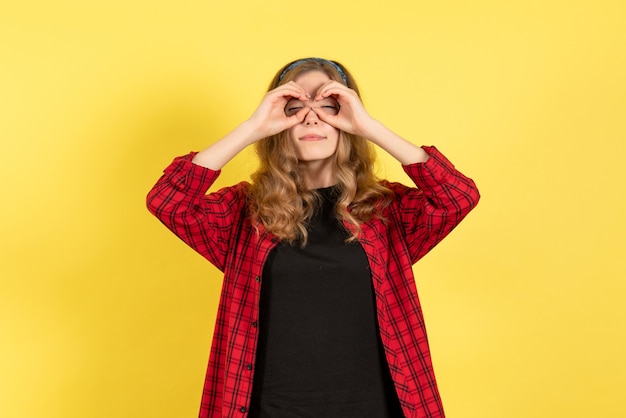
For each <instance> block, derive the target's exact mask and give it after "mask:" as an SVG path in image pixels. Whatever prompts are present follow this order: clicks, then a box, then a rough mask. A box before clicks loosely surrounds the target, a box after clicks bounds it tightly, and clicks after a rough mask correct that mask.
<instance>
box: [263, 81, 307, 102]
mask: <svg viewBox="0 0 626 418" xmlns="http://www.w3.org/2000/svg"><path fill="white" fill-rule="evenodd" d="M271 93H276V94H278V95H281V96H283V97H294V98H297V99H300V100H308V99H310V95H309V94H308V93H307V92H306V91H305V90H304V89H303V88H302V87H301V86H299V85H298V84H296V83H294V82H293V81H290V82H289V83H287V84H283V85H282V86H278V87H277V88H275V89H274V90H272V91H271Z"/></svg>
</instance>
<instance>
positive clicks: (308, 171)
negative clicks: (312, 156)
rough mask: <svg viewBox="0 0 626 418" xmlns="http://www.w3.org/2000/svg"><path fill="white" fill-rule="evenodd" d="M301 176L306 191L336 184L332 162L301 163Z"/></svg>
mask: <svg viewBox="0 0 626 418" xmlns="http://www.w3.org/2000/svg"><path fill="white" fill-rule="evenodd" d="M301 168H302V175H303V177H304V184H305V185H306V187H307V189H309V190H313V189H321V188H323V187H330V186H334V185H335V184H337V179H336V178H335V173H334V170H333V167H332V162H330V161H329V162H322V161H315V162H302V163H301Z"/></svg>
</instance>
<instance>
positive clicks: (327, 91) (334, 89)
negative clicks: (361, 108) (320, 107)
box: [315, 80, 354, 100]
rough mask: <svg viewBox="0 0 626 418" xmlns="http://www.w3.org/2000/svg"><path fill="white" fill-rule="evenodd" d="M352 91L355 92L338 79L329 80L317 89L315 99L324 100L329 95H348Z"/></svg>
mask: <svg viewBox="0 0 626 418" xmlns="http://www.w3.org/2000/svg"><path fill="white" fill-rule="evenodd" d="M350 92H354V90H351V89H349V88H348V87H346V86H344V85H343V84H341V83H339V82H338V81H335V80H329V81H327V82H326V83H324V84H323V85H322V86H321V87H320V88H319V89H318V90H317V94H316V96H315V100H322V99H324V98H326V97H328V96H346V95H349V94H350Z"/></svg>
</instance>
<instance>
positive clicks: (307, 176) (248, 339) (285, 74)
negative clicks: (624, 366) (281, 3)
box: [148, 58, 479, 418]
mask: <svg viewBox="0 0 626 418" xmlns="http://www.w3.org/2000/svg"><path fill="white" fill-rule="evenodd" d="M366 138H367V139H366ZM370 142H371V143H374V144H376V145H378V146H379V147H381V148H383V149H384V150H386V151H387V152H388V153H389V154H391V155H392V156H393V157H395V158H396V159H397V160H398V161H399V162H400V163H401V164H402V165H403V168H404V170H405V171H406V173H407V174H408V175H409V177H410V178H411V179H412V180H413V181H414V182H415V184H416V186H417V187H407V186H404V185H401V184H397V183H391V182H387V181H383V180H378V179H376V177H375V176H374V174H373V172H372V163H373V160H374V156H373V152H372V150H371V145H370ZM251 144H255V146H256V149H257V153H258V155H259V159H260V165H259V168H258V170H257V171H256V172H255V173H254V174H253V175H252V183H251V184H250V183H247V182H242V183H239V184H237V185H234V186H232V187H227V188H224V189H221V190H218V191H214V192H212V193H209V194H206V192H207V190H208V189H209V188H210V186H211V184H212V183H213V182H214V181H215V179H216V178H217V177H218V175H219V173H220V169H221V168H222V167H223V166H224V165H225V164H226V163H227V162H228V161H229V160H230V159H231V158H232V157H233V156H235V155H236V154H237V153H238V152H240V151H241V150H243V149H244V148H245V147H247V146H248V145H251ZM478 199H479V194H478V191H477V189H476V186H475V185H474V182H473V181H472V180H470V179H469V178H467V177H465V176H464V175H463V174H461V173H460V172H458V171H457V170H456V169H455V168H454V166H453V165H452V164H451V163H450V162H449V161H448V160H447V159H446V158H445V157H444V156H443V155H442V154H441V153H440V152H439V151H437V149H435V148H434V147H417V146H415V145H413V144H412V143H410V142H408V141H406V140H405V139H403V138H401V137H399V136H398V135H396V134H395V133H393V132H392V131H390V130H389V129H388V128H387V127H385V126H384V125H383V124H382V123H380V122H379V121H377V120H375V119H373V118H372V117H371V116H370V115H369V114H368V113H367V111H366V110H365V108H364V107H363V105H362V103H361V101H360V98H359V93H358V89H357V86H356V84H355V82H354V79H353V78H352V76H351V75H350V73H349V72H348V71H347V70H346V68H345V67H344V66H343V65H341V64H339V63H337V62H334V61H328V60H325V59H320V58H306V59H301V60H297V61H294V62H292V63H289V64H287V65H286V66H284V67H283V68H282V69H281V70H279V71H278V73H277V74H276V76H275V77H274V80H273V81H272V83H271V86H270V89H269V92H268V93H267V94H266V95H265V97H264V98H263V100H262V101H261V104H260V105H259V107H258V108H257V109H256V111H255V112H254V113H253V115H252V116H251V117H250V118H249V119H248V120H246V121H245V122H243V123H241V125H239V126H238V127H236V128H235V129H234V130H233V131H232V132H231V133H229V134H228V135H226V136H225V137H224V138H223V139H221V140H219V141H217V142H216V143H214V144H213V145H211V146H210V147H209V148H207V149H206V150H204V151H202V152H199V153H191V154H189V155H185V156H182V157H178V158H176V159H175V160H174V162H173V163H172V164H171V165H169V166H168V167H167V168H166V169H165V173H164V175H163V176H162V177H161V179H160V180H159V181H158V182H157V184H156V185H155V186H154V188H153V189H152V190H151V191H150V193H149V194H148V208H149V210H150V211H151V212H152V213H153V214H154V215H156V216H157V217H158V218H159V219H160V220H161V221H162V222H163V223H164V224H165V225H166V226H167V227H168V228H169V229H171V230H172V231H173V232H174V233H175V234H176V235H177V236H179V237H180V238H181V239H182V240H183V241H185V242H186V243H187V244H189V245H190V246H191V247H192V248H194V249H195V250H196V251H197V252H199V253H200V254H201V255H203V256H204V257H206V258H207V259H208V260H209V261H210V262H211V263H213V264H214V265H215V266H216V267H217V268H218V269H220V270H221V271H222V272H223V273H224V282H223V288H222V294H221V299H220V305H219V310H218V316H217V322H216V325H215V332H214V337H213V345H212V349H211V355H210V359H209V365H208V370H207V374H206V380H205V387H204V394H203V398H202V405H201V409H200V417H201V418H208V417H229V418H232V417H255V418H265V417H272V418H292V417H293V418H296V417H298V418H304V417H307V418H310V417H319V418H348V417H359V418H365V417H372V418H399V417H407V418H418V417H419V418H425V417H429V418H435V417H443V416H444V412H443V408H442V404H441V400H440V397H439V393H438V390H437V385H436V382H435V376H434V373H433V369H432V363H431V356H430V352H429V348H428V342H427V338H426V329H425V326H424V320H423V317H422V312H421V308H420V304H419V300H418V296H417V290H416V287H415V280H414V277H413V273H412V269H411V266H412V264H414V263H415V262H416V261H417V260H419V259H420V258H421V257H422V256H424V255H425V254H426V253H427V252H428V251H429V250H430V249H432V248H433V247H434V246H435V245H436V244H437V243H438V242H439V241H441V240H442V239H443V238H444V237H445V236H446V235H447V234H448V233H449V232H450V231H451V230H452V229H453V228H454V227H455V226H456V225H457V224H458V223H459V222H460V221H461V220H462V219H463V218H464V217H465V215H467V213H468V212H469V211H470V210H471V209H472V208H473V207H474V206H475V205H476V203H477V202H478Z"/></svg>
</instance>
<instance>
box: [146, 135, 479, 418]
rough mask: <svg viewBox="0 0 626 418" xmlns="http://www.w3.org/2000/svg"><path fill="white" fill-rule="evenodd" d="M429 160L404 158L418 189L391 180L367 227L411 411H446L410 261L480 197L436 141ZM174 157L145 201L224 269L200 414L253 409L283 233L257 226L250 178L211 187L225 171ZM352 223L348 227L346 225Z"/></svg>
mask: <svg viewBox="0 0 626 418" xmlns="http://www.w3.org/2000/svg"><path fill="white" fill-rule="evenodd" d="M424 149H425V150H426V152H428V154H429V155H430V158H429V160H428V161H427V162H425V163H417V164H412V165H409V166H405V167H404V169H405V171H406V173H407V174H408V175H409V176H410V177H411V178H412V179H413V180H414V182H415V184H416V185H417V188H415V187H406V186H404V185H401V184H398V183H389V182H386V183H385V184H386V185H387V186H388V187H389V188H390V189H391V190H393V192H394V193H395V199H394V201H393V202H392V204H391V205H390V206H389V207H388V208H387V209H386V213H385V217H386V221H381V220H372V221H370V222H367V223H365V224H364V225H362V233H361V235H360V237H359V242H360V243H361V245H362V246H363V248H364V250H365V252H366V254H367V257H368V259H369V263H370V267H371V271H372V280H373V284H374V289H375V294H376V309H377V315H378V323H379V328H380V336H381V339H382V342H383V345H384V349H385V355H386V358H387V361H388V363H389V368H390V370H391V374H392V377H393V380H394V384H395V387H396V391H397V393H398V397H399V399H400V403H401V405H402V408H403V411H404V414H405V416H406V417H407V418H439V417H444V412H443V407H442V404H441V399H440V397H439V392H438V390H437V384H436V381H435V375H434V372H433V367H432V363H431V356H430V350H429V347H428V340H427V336H426V328H425V325H424V319H423V316H422V311H421V307H420V303H419V299H418V295H417V289H416V286H415V280H414V277H413V271H412V268H411V266H412V265H413V264H414V263H415V262H416V261H417V260H419V259H420V258H421V257H423V256H424V255H425V254H426V253H427V252H428V251H430V250H431V249H432V248H433V247H434V246H435V245H436V244H437V243H438V242H439V241H441V240H442V239H443V238H444V237H445V236H446V235H447V234H448V233H449V232H450V231H451V230H452V229H453V228H454V227H455V226H456V225H458V224H459V222H460V221H461V220H462V219H463V218H464V217H465V215H467V213H469V211H470V210H471V209H472V208H473V207H474V206H475V205H476V204H477V203H478V199H479V194H478V190H477V188H476V186H475V184H474V182H473V181H472V180H471V179H469V178H467V177H465V176H464V175H463V174H461V173H460V172H458V171H457V170H456V169H455V168H454V166H453V165H452V163H450V162H449V161H448V160H447V159H446V158H445V157H444V156H443V155H442V154H441V153H440V152H439V151H438V150H437V149H436V148H434V147H424ZM193 155H194V154H193V153H191V154H188V155H185V156H182V157H178V158H176V159H175V160H174V161H173V162H172V164H170V165H169V166H168V167H167V168H166V169H165V173H164V175H163V176H162V177H161V178H160V179H159V181H158V182H157V184H156V185H155V186H154V187H153V189H152V190H151V191H150V192H149V194H148V199H147V203H148V208H149V210H150V211H151V212H152V213H153V214H154V215H155V216H156V217H157V218H159V219H160V220H161V221H162V222H163V223H164V224H165V225H166V226H167V227H168V228H169V229H170V230H172V231H173V232H174V233H175V234H176V235H177V236H178V237H180V238H181V239H182V240H183V241H185V242H186V243H187V244H188V245H189V246H191V247H192V248H193V249H194V250H196V251H197V252H198V253H200V254H201V255H202V256H204V257H205V258H206V259H208V260H209V261H210V262H211V263H213V264H214V265H215V266H216V267H217V268H218V269H220V270H221V271H222V272H223V273H224V282H223V285H222V294H221V298H220V304H219V309H218V314H217V322H216V324H215V331H214V335H213V344H212V347H211V355H210V358H209V365H208V369H207V373H206V380H205V385H204V392H203V397H202V404H201V408H200V418H217V417H229V418H232V417H245V416H247V412H248V406H249V402H250V395H251V392H252V378H253V375H254V363H255V358H256V345H257V337H258V329H257V326H258V325H257V324H258V315H259V295H260V289H261V284H262V281H263V280H262V279H263V278H262V274H261V273H262V271H263V265H264V263H265V260H266V258H267V255H268V253H269V251H270V250H271V249H272V248H273V247H274V246H275V245H276V243H277V241H278V240H277V239H276V238H275V237H274V236H273V235H271V234H270V233H269V232H267V231H265V230H264V229H263V228H262V227H261V228H260V229H259V230H258V232H257V230H256V229H255V228H254V227H253V226H252V225H251V222H250V218H249V216H248V212H247V208H246V193H247V191H248V184H247V183H245V182H242V183H239V184H237V185H235V186H232V187H227V188H224V189H221V190H219V191H216V192H213V193H210V194H208V195H207V194H206V192H207V190H208V189H209V187H210V186H211V185H212V184H213V182H214V181H215V179H216V178H217V177H218V175H219V171H212V170H210V169H207V168H203V167H200V166H198V165H195V164H193V163H192V162H191V160H192V158H193ZM346 226H347V227H348V228H350V226H349V225H346Z"/></svg>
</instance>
